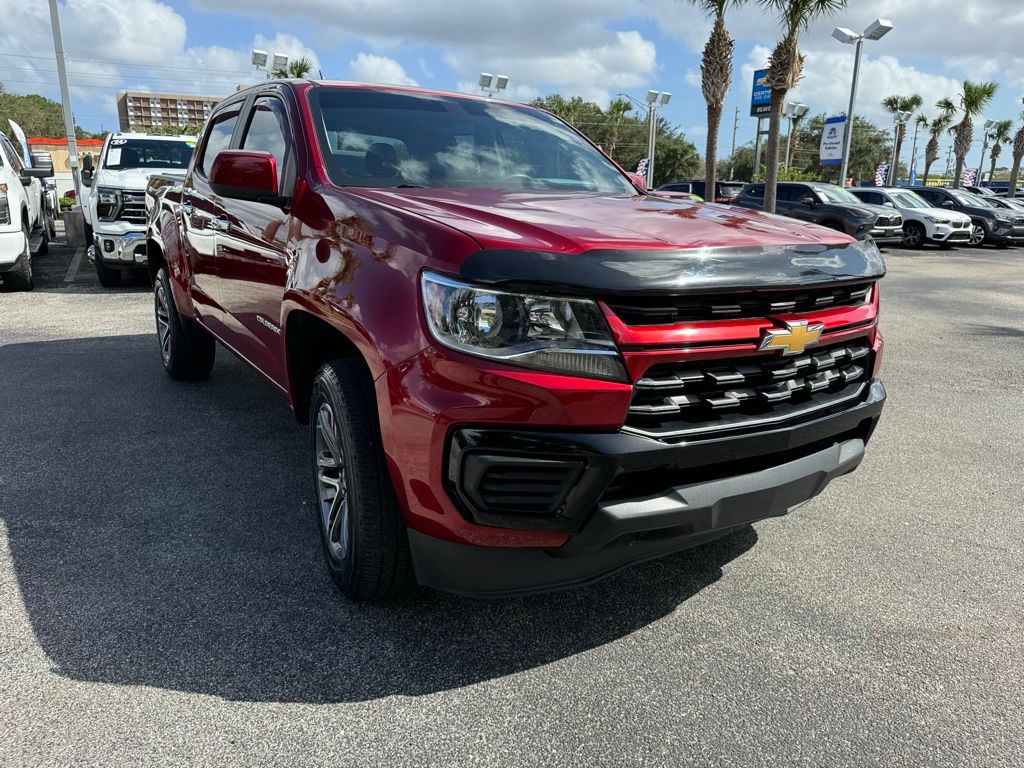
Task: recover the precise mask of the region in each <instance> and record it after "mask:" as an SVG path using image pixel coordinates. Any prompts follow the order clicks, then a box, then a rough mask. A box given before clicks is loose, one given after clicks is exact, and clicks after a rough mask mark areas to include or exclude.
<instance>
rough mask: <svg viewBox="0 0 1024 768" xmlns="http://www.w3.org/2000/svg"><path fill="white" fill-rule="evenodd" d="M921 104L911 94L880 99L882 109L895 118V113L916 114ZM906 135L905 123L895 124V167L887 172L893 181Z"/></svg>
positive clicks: (916, 96) (918, 97) (897, 170)
mask: <svg viewBox="0 0 1024 768" xmlns="http://www.w3.org/2000/svg"><path fill="white" fill-rule="evenodd" d="M923 103H924V100H923V99H922V98H921V97H920V96H918V95H917V94H916V93H913V94H911V95H910V96H899V95H893V96H886V97H885V98H884V99H882V108H883V109H884V110H885V111H886V112H888V113H889V114H890V115H892V116H893V117H895V116H896V113H897V112H910V113H911V114H913V113H914V112H917V110H919V109H920V108H921V104H923ZM906 134H907V124H906V123H897V124H896V153H895V154H896V162H895V163H894V165H895V167H894V168H893V169H892V170H891V171H890V172H889V173H890V174H891V178H892V179H893V180H894V181H895V179H896V175H897V174H898V172H899V165H900V150H901V149H902V148H903V139H904V137H905V136H906Z"/></svg>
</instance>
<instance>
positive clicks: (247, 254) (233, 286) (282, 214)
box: [217, 93, 296, 386]
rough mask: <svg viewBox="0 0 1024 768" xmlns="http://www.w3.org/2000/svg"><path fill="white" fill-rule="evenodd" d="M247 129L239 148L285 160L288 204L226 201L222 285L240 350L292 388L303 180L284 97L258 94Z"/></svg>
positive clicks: (282, 187)
mask: <svg viewBox="0 0 1024 768" xmlns="http://www.w3.org/2000/svg"><path fill="white" fill-rule="evenodd" d="M243 125H244V127H243V129H242V131H241V139H240V141H239V148H240V149H246V150H252V151H257V152H269V153H270V154H271V155H273V156H274V159H275V160H276V161H277V169H278V195H279V196H280V198H281V200H280V201H277V203H275V204H271V203H264V202H253V201H248V200H233V199H228V198H224V199H223V200H222V201H221V205H222V206H223V211H224V220H225V222H226V225H227V229H226V230H223V231H221V232H220V233H219V234H218V242H219V245H220V247H219V249H218V254H217V273H218V278H217V283H218V289H219V292H220V300H221V303H222V305H223V307H224V310H225V312H226V313H227V320H226V322H227V323H228V324H229V325H230V328H231V333H232V337H233V338H234V339H235V342H234V343H235V346H236V349H237V350H238V352H239V353H241V354H242V355H243V356H244V357H245V358H246V359H247V360H249V362H251V363H252V364H253V365H255V366H256V367H257V368H259V369H260V370H261V371H263V372H264V373H265V374H267V376H269V377H270V378H271V379H273V380H274V381H276V382H278V383H279V384H280V385H281V386H284V385H285V378H286V377H285V370H284V354H283V339H282V328H281V306H282V303H283V300H284V291H285V284H286V283H287V279H288V266H289V259H288V240H289V237H288V227H289V224H290V223H291V216H290V215H289V213H288V210H289V205H288V204H289V203H290V201H291V198H292V196H293V193H294V190H295V178H296V170H295V169H296V157H295V150H294V146H295V144H294V141H293V136H292V129H291V121H290V116H289V109H288V107H287V106H286V102H285V100H284V98H283V97H281V96H279V95H277V94H276V93H263V94H258V95H257V97H256V99H255V100H254V101H253V103H252V105H251V106H250V107H248V108H247V110H246V115H245V120H244V122H243Z"/></svg>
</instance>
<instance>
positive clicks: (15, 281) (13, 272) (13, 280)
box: [4, 224, 35, 291]
mask: <svg viewBox="0 0 1024 768" xmlns="http://www.w3.org/2000/svg"><path fill="white" fill-rule="evenodd" d="M21 231H22V232H23V233H24V234H25V251H24V252H23V253H22V254H21V258H20V259H18V261H17V262H15V264H14V266H13V267H12V268H11V269H10V270H8V271H7V273H6V274H4V284H5V285H6V286H7V290H9V291H31V290H32V288H33V287H34V286H35V281H34V280H33V279H32V251H31V250H30V249H29V245H28V233H29V229H28V224H23V225H22V227H21Z"/></svg>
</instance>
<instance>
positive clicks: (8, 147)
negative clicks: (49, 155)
mask: <svg viewBox="0 0 1024 768" xmlns="http://www.w3.org/2000/svg"><path fill="white" fill-rule="evenodd" d="M0 145H2V146H3V148H4V154H6V155H7V162H8V163H10V164H11V170H13V171H14V172H15V173H19V174H20V173H21V171H22V169H23V168H24V167H25V166H24V164H23V163H22V162H21V156H20V155H19V154H18V153H17V151H16V150H15V149H14V145H12V144H11V142H9V141H8V140H7V139H6V138H4V139H3V140H2V141H0Z"/></svg>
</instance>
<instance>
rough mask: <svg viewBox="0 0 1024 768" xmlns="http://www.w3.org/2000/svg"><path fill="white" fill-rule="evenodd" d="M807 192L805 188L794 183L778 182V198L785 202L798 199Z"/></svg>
mask: <svg viewBox="0 0 1024 768" xmlns="http://www.w3.org/2000/svg"><path fill="white" fill-rule="evenodd" d="M806 194H807V188H806V187H801V186H799V185H794V184H779V191H778V198H779V200H785V201H786V202H792V201H794V200H799V199H800V198H801V197H803V196H804V195H806Z"/></svg>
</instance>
